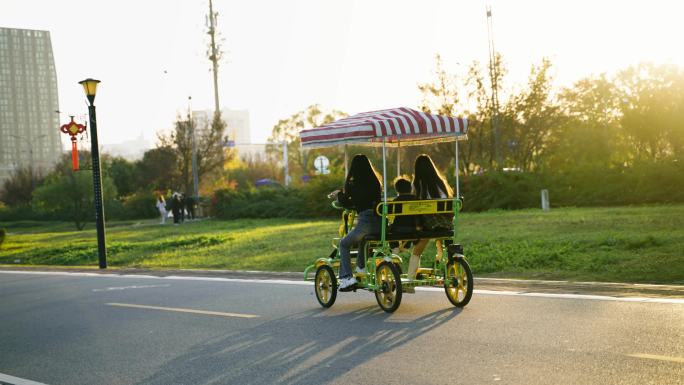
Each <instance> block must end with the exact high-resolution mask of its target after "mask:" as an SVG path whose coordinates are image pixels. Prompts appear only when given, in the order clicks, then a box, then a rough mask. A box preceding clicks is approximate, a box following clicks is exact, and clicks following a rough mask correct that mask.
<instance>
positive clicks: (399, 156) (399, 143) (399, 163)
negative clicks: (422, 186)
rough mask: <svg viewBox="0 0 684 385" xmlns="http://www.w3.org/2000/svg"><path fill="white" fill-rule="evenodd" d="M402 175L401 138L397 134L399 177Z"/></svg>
mask: <svg viewBox="0 0 684 385" xmlns="http://www.w3.org/2000/svg"><path fill="white" fill-rule="evenodd" d="M400 175H401V139H399V137H398V136H397V178H398V177H399V176H400Z"/></svg>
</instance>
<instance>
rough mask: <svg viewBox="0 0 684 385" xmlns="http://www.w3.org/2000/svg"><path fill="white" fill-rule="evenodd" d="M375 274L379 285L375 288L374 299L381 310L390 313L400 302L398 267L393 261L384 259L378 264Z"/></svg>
mask: <svg viewBox="0 0 684 385" xmlns="http://www.w3.org/2000/svg"><path fill="white" fill-rule="evenodd" d="M376 274H377V282H378V286H379V287H378V288H377V289H376V290H375V299H376V300H377V301H378V305H380V307H381V308H382V310H384V311H386V312H388V313H392V312H393V311H395V310H397V309H398V308H399V304H401V278H400V276H401V275H400V273H399V269H398V268H397V266H396V265H395V264H394V263H391V262H388V261H384V262H382V263H381V264H380V265H378V270H377V273H376Z"/></svg>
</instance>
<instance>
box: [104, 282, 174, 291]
mask: <svg viewBox="0 0 684 385" xmlns="http://www.w3.org/2000/svg"><path fill="white" fill-rule="evenodd" d="M170 286H171V285H169V284H168V283H167V284H164V285H133V286H115V287H108V288H106V289H93V291H94V292H98V291H116V290H128V289H149V288H152V287H170Z"/></svg>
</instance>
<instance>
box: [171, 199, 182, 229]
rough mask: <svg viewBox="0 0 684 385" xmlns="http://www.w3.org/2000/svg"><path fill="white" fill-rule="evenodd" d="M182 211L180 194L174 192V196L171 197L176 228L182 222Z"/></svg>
mask: <svg viewBox="0 0 684 385" xmlns="http://www.w3.org/2000/svg"><path fill="white" fill-rule="evenodd" d="M181 211H182V208H181V201H180V194H179V193H177V192H174V193H173V195H171V213H173V224H174V225H176V226H178V224H179V223H180V221H181Z"/></svg>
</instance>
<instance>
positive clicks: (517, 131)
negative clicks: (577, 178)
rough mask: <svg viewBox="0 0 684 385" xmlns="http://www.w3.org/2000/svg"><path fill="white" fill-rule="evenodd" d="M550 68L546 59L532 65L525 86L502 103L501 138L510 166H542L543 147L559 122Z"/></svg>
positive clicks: (527, 167)
mask: <svg viewBox="0 0 684 385" xmlns="http://www.w3.org/2000/svg"><path fill="white" fill-rule="evenodd" d="M550 68H551V62H550V61H549V60H548V59H543V60H542V62H541V63H540V64H539V65H537V66H532V69H531V71H530V77H529V80H528V83H527V88H526V89H524V90H523V91H521V92H520V93H519V94H517V95H513V96H512V97H511V98H510V99H509V101H508V103H506V105H505V110H504V111H503V116H502V118H503V121H504V123H507V124H506V125H505V127H506V130H505V131H503V132H501V138H502V141H503V142H504V143H505V144H506V149H507V153H508V159H509V161H508V163H509V165H510V166H512V167H517V168H521V169H523V170H527V171H531V170H534V169H538V168H540V167H541V166H543V161H544V159H543V158H544V156H545V155H546V154H545V149H546V148H547V145H548V143H549V140H550V138H551V136H552V135H553V134H554V130H557V129H558V127H559V126H560V124H561V119H562V117H561V114H560V107H559V106H558V105H557V104H556V103H555V101H554V100H553V99H552V96H551V90H552V88H551V77H550V74H549V69H550ZM504 163H506V162H504Z"/></svg>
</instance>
